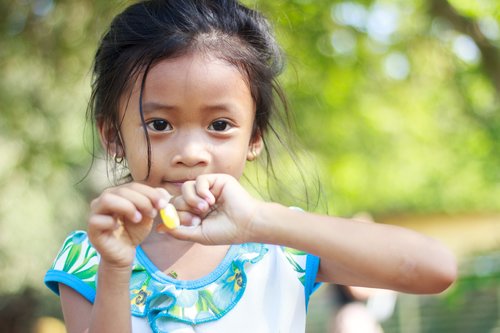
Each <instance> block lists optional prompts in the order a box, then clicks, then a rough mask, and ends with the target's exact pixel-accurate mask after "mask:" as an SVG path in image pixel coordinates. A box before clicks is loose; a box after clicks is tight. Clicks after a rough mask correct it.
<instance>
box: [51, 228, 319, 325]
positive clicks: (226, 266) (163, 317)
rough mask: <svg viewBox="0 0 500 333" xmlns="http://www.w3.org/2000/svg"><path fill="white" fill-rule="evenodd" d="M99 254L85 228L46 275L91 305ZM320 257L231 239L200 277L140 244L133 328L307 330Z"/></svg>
mask: <svg viewBox="0 0 500 333" xmlns="http://www.w3.org/2000/svg"><path fill="white" fill-rule="evenodd" d="M98 265H99V254H98V253H97V251H96V250H95V249H94V248H93V246H92V245H91V244H90V242H89V239H88V237H87V234H86V232H84V231H75V232H73V233H72V234H70V235H69V236H68V238H67V239H66V240H65V242H64V244H63V246H62V247H61V250H60V251H59V253H58V255H57V257H56V259H55V261H54V263H53V264H52V267H51V268H50V269H49V271H48V272H47V274H46V276H45V283H46V285H47V286H48V287H49V288H50V289H51V290H52V291H54V292H55V293H56V294H59V283H63V284H66V285H68V286H69V287H71V288H73V289H74V290H75V291H77V292H78V293H80V294H81V295H82V296H83V297H85V298H86V299H87V300H88V301H89V302H91V303H93V302H94V299H95V295H96V284H97V283H98V281H97V267H98ZM318 265H319V259H318V258H317V257H315V256H312V255H309V254H306V253H305V252H302V251H297V250H294V249H291V248H286V247H281V246H276V245H267V244H258V243H247V244H240V245H232V246H231V247H230V249H229V251H228V252H227V254H226V256H225V258H224V259H223V260H222V262H221V263H220V264H219V265H218V266H217V268H216V269H215V270H214V271H213V272H211V273H209V274H208V275H207V276H205V277H203V278H201V279H197V280H177V279H175V278H173V277H171V276H169V275H166V274H165V273H163V272H162V271H160V270H159V269H158V268H157V267H156V266H155V265H154V264H153V263H152V262H151V261H150V260H149V258H148V257H147V255H146V253H145V252H144V251H143V250H142V248H141V247H140V246H139V247H138V248H137V252H136V258H135V260H134V264H133V267H132V275H131V279H130V304H131V312H132V326H133V330H132V331H133V332H134V333H137V332H176V333H177V332H178V333H181V332H207V333H208V332H233V331H236V330H238V331H239V332H262V333H265V332H270V333H271V332H273V333H274V332H304V330H305V312H306V308H307V302H308V299H309V296H310V294H311V293H312V292H313V291H314V290H315V288H316V287H317V286H318V285H317V284H316V283H315V279H316V273H317V269H318Z"/></svg>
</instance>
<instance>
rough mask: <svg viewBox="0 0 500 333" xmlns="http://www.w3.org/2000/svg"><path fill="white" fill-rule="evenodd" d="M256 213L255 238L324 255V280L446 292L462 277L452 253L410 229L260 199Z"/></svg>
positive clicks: (321, 275) (322, 277)
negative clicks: (294, 208)
mask: <svg viewBox="0 0 500 333" xmlns="http://www.w3.org/2000/svg"><path fill="white" fill-rule="evenodd" d="M256 212H257V213H256V214H255V216H254V223H255V225H256V226H259V227H257V228H255V231H256V234H255V236H254V237H255V239H260V241H262V242H266V243H272V244H282V245H285V246H289V247H293V248H297V249H301V250H304V251H306V252H309V253H312V254H315V255H317V256H319V257H320V258H321V261H320V269H319V274H318V280H319V281H327V282H335V283H338V284H345V285H358V286H365V287H375V288H384V289H393V290H397V291H401V292H409V293H418V294H421V293H438V292H441V291H443V290H445V289H446V288H447V287H448V286H449V285H450V284H451V283H452V282H453V281H454V280H455V278H456V274H457V272H456V263H455V258H454V256H453V255H452V254H451V252H450V251H449V250H448V249H447V248H445V247H444V246H443V245H442V244H441V243H439V242H437V241H435V240H433V239H431V238H429V237H426V236H424V235H422V234H419V233H417V232H414V231H411V230H408V229H404V228H401V227H397V226H392V225H384V224H377V223H372V222H364V221H352V220H349V219H341V218H335V217H329V216H323V215H318V214H312V213H306V212H302V211H298V210H293V209H289V208H288V207H284V206H281V205H278V204H272V203H260V204H259V205H258V209H257V210H256ZM266 221H267V222H266ZM269 221H272V223H269Z"/></svg>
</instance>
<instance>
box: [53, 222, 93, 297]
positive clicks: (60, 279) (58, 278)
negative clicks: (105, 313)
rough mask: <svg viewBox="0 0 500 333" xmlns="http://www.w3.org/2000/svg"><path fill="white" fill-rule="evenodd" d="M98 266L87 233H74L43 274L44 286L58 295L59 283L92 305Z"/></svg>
mask: <svg viewBox="0 0 500 333" xmlns="http://www.w3.org/2000/svg"><path fill="white" fill-rule="evenodd" d="M98 265H99V255H98V253H97V251H96V250H95V249H94V247H93V246H92V244H90V242H89V239H88V237H87V233H86V232H85V231H75V232H73V233H71V234H70V235H69V236H68V237H67V238H66V240H65V241H64V244H63V245H62V247H61V249H60V250H59V253H58V254H57V257H56V259H55V260H54V263H53V264H52V266H51V268H50V269H49V270H48V271H47V273H46V274H45V278H44V282H45V285H46V286H47V287H48V288H49V289H50V290H52V291H53V292H54V293H56V294H57V295H59V283H63V284H65V285H67V286H68V287H70V288H73V289H74V290H75V291H76V292H78V293H80V294H81V295H82V296H83V297H85V298H86V299H87V300H88V301H89V302H91V303H93V302H94V299H95V294H96V282H97V281H96V278H97V268H98Z"/></svg>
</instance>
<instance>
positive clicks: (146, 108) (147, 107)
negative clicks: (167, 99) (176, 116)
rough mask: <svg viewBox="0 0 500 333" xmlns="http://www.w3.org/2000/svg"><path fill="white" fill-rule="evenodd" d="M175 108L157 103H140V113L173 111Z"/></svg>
mask: <svg viewBox="0 0 500 333" xmlns="http://www.w3.org/2000/svg"><path fill="white" fill-rule="evenodd" d="M175 109H176V107H175V106H172V105H167V104H162V103H157V102H144V103H142V111H143V112H144V113H149V112H153V111H157V110H175Z"/></svg>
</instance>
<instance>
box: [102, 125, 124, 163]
mask: <svg viewBox="0 0 500 333" xmlns="http://www.w3.org/2000/svg"><path fill="white" fill-rule="evenodd" d="M97 129H98V131H99V139H100V141H101V145H102V147H103V148H104V150H105V151H106V153H107V154H108V155H109V156H112V157H113V158H115V159H116V158H123V157H125V153H124V149H123V144H122V140H121V137H120V132H119V131H118V130H117V129H116V128H115V127H114V126H112V125H110V124H108V123H105V122H104V121H100V122H99V123H98V124H97Z"/></svg>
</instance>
